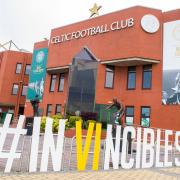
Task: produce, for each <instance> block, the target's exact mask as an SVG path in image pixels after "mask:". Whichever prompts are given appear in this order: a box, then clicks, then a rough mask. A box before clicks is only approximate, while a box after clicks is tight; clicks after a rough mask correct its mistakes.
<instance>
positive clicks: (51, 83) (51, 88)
mask: <svg viewBox="0 0 180 180" xmlns="http://www.w3.org/2000/svg"><path fill="white" fill-rule="evenodd" d="M55 84H56V75H51V82H50V91H51V92H53V91H54V89H55Z"/></svg>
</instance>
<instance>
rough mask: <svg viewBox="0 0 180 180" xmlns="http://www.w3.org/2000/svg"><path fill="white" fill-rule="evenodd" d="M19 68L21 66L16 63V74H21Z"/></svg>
mask: <svg viewBox="0 0 180 180" xmlns="http://www.w3.org/2000/svg"><path fill="white" fill-rule="evenodd" d="M21 68H22V64H21V63H18V64H17V65H16V74H20V73H21Z"/></svg>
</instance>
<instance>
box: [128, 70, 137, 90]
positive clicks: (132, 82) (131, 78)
mask: <svg viewBox="0 0 180 180" xmlns="http://www.w3.org/2000/svg"><path fill="white" fill-rule="evenodd" d="M135 86H136V73H128V89H135Z"/></svg>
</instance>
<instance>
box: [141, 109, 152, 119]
mask: <svg viewBox="0 0 180 180" xmlns="http://www.w3.org/2000/svg"><path fill="white" fill-rule="evenodd" d="M141 116H142V117H149V116H150V108H148V107H144V108H142V114H141Z"/></svg>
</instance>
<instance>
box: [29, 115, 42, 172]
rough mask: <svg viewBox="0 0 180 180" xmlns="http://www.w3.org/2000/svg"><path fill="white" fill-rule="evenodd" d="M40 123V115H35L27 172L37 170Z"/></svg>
mask: <svg viewBox="0 0 180 180" xmlns="http://www.w3.org/2000/svg"><path fill="white" fill-rule="evenodd" d="M40 124H41V117H35V118H34V122H33V135H32V144H31V155H30V164H29V172H36V170H37V158H38V147H39V133H40Z"/></svg>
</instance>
